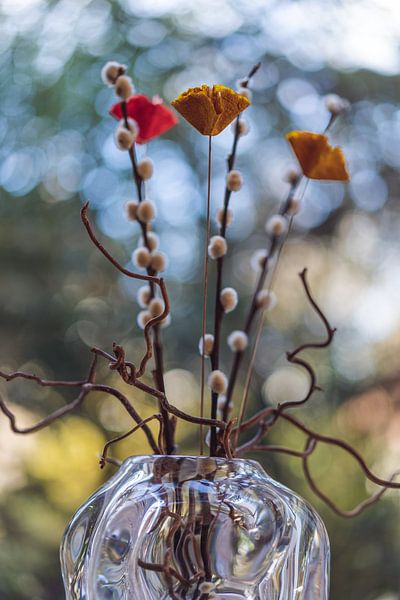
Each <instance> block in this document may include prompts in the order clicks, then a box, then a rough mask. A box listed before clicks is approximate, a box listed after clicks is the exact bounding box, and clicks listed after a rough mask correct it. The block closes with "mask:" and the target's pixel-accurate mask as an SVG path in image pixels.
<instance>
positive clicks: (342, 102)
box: [325, 94, 350, 117]
mask: <svg viewBox="0 0 400 600" xmlns="http://www.w3.org/2000/svg"><path fill="white" fill-rule="evenodd" d="M325 106H326V108H327V110H328V111H329V112H330V113H331V115H332V116H333V117H337V116H338V115H340V114H341V113H343V112H345V111H346V110H348V109H349V108H350V102H349V101H348V100H346V98H341V97H340V96H338V95H337V94H328V95H327V96H325Z"/></svg>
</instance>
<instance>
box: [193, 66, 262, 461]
mask: <svg viewBox="0 0 400 600" xmlns="http://www.w3.org/2000/svg"><path fill="white" fill-rule="evenodd" d="M260 66H261V63H257V64H256V65H254V67H252V69H251V70H250V72H249V74H248V75H247V77H246V78H244V79H243V80H242V82H241V83H242V87H244V88H247V87H248V85H249V83H250V79H251V78H252V77H253V76H254V75H255V74H256V73H257V71H258V69H259V68H260ZM239 137H240V115H239V116H238V117H237V119H236V122H235V131H234V135H233V142H232V150H231V152H230V154H229V156H228V159H227V173H229V171H231V170H232V169H233V167H234V166H235V160H236V151H237V146H238V142H239ZM231 195H232V192H231V190H229V189H228V186H227V185H226V186H225V192H224V204H223V211H222V218H221V224H220V230H219V235H220V236H221V237H223V238H225V237H226V228H227V218H228V209H229V202H230V199H231ZM216 262H217V280H216V284H215V303H214V345H213V350H212V353H211V356H210V360H211V368H212V370H216V369H218V368H219V356H220V339H221V327H222V321H223V317H224V309H223V306H222V304H221V300H220V296H221V290H222V279H223V265H224V257H223V256H222V257H221V258H217V261H216ZM203 335H204V334H203ZM203 339H204V338H203ZM217 407H218V394H216V393H215V392H212V393H211V416H212V417H213V418H216V416H217ZM227 418H228V415H227V414H226V415H224V420H225V421H226V420H227ZM216 451H217V432H216V430H215V429H211V435H210V456H215V454H216Z"/></svg>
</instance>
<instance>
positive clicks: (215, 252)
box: [208, 235, 228, 259]
mask: <svg viewBox="0 0 400 600" xmlns="http://www.w3.org/2000/svg"><path fill="white" fill-rule="evenodd" d="M227 251H228V244H227V243H226V239H225V238H223V237H222V236H221V235H214V236H213V237H212V238H210V243H209V244H208V255H209V257H210V258H214V259H216V258H222V256H225V254H226V253H227Z"/></svg>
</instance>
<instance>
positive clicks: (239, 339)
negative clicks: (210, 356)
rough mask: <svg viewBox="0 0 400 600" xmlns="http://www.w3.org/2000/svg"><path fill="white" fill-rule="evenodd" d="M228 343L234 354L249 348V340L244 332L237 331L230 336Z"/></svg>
mask: <svg viewBox="0 0 400 600" xmlns="http://www.w3.org/2000/svg"><path fill="white" fill-rule="evenodd" d="M227 342H228V346H229V348H230V349H231V350H232V352H243V350H246V348H247V344H248V343H249V338H248V337H247V334H246V333H245V332H244V331H239V330H236V331H232V333H231V334H230V335H229V336H228V339H227Z"/></svg>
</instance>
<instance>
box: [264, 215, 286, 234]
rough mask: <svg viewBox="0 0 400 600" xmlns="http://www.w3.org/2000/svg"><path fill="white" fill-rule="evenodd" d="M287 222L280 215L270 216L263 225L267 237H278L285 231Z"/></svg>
mask: <svg viewBox="0 0 400 600" xmlns="http://www.w3.org/2000/svg"><path fill="white" fill-rule="evenodd" d="M287 227H288V224H287V220H286V219H285V217H282V215H272V217H270V218H269V219H268V221H267V222H266V223H265V231H266V232H267V233H268V234H269V235H275V236H280V235H283V234H284V233H286V231H287Z"/></svg>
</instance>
